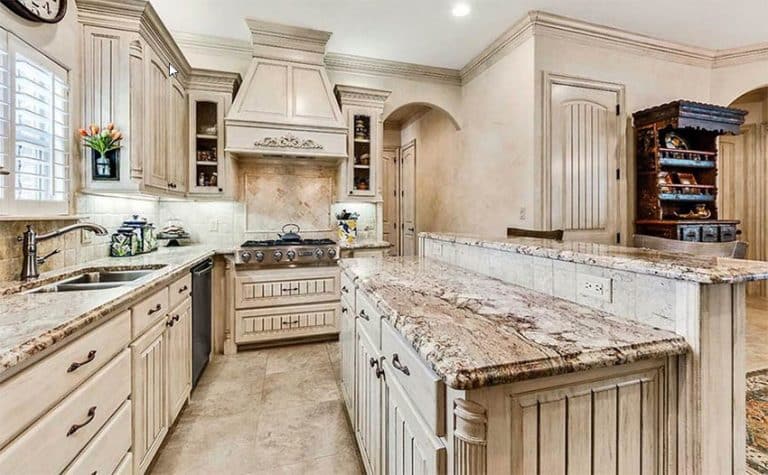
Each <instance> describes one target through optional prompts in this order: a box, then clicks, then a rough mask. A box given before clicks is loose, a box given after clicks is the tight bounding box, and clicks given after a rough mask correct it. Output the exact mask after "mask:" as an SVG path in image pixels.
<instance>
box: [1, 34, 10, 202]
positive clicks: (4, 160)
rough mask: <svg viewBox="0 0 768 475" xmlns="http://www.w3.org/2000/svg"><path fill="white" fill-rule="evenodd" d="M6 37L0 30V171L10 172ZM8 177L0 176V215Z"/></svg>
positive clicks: (8, 75) (8, 76) (8, 83)
mask: <svg viewBox="0 0 768 475" xmlns="http://www.w3.org/2000/svg"><path fill="white" fill-rule="evenodd" d="M8 63H9V60H8V35H7V34H6V33H5V32H4V31H3V30H0V170H3V171H10V169H11V161H10V158H9V157H10V147H11V141H10V137H9V135H10V132H11V124H10V121H9V118H10V116H11V106H10V103H9V102H10V72H9V68H8ZM9 182H10V177H9V176H6V175H3V174H0V214H3V211H2V210H3V209H4V208H8V206H7V205H6V204H5V203H4V201H3V200H4V198H5V197H6V195H7V193H8V191H7V190H8V187H9V185H10V183H9Z"/></svg>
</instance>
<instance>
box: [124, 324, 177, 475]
mask: <svg viewBox="0 0 768 475" xmlns="http://www.w3.org/2000/svg"><path fill="white" fill-rule="evenodd" d="M166 323H167V322H166V320H165V319H163V320H161V321H159V322H157V323H156V324H155V325H154V326H153V327H152V328H150V329H149V330H148V331H147V332H146V333H145V334H144V335H143V336H141V337H140V338H138V339H137V340H136V341H134V342H133V344H131V351H132V353H133V394H132V399H133V464H134V473H137V474H143V473H144V472H145V471H146V470H147V467H148V466H149V464H150V463H151V462H152V458H153V457H154V456H155V453H157V450H158V449H159V448H160V445H161V444H162V442H163V439H164V438H165V435H166V434H167V433H168V425H169V417H168V404H167V401H168V393H167V388H168V386H167V379H168V378H167V374H168V356H167V354H168V338H167V337H166V331H165V329H166Z"/></svg>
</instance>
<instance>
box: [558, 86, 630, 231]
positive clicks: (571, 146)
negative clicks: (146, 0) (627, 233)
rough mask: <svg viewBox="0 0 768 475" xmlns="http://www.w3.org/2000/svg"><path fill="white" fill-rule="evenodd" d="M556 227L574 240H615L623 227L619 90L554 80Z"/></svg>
mask: <svg viewBox="0 0 768 475" xmlns="http://www.w3.org/2000/svg"><path fill="white" fill-rule="evenodd" d="M550 92H551V98H552V100H551V111H550V112H551V115H550V117H551V121H550V131H549V132H550V137H551V159H552V160H551V190H550V193H551V196H550V198H551V222H550V226H551V229H563V230H565V231H566V238H567V239H569V240H574V241H586V242H599V243H615V242H617V236H618V233H619V231H620V227H621V224H620V223H621V221H620V219H619V212H620V209H621V203H623V200H622V199H621V197H620V196H619V186H618V173H617V170H618V169H619V167H620V165H619V164H620V162H619V153H618V136H619V133H618V131H619V127H620V122H619V119H618V117H617V111H618V108H617V104H618V93H617V92H615V91H608V90H602V89H593V88H589V87H582V86H570V85H563V84H553V85H552V89H551V91H550Z"/></svg>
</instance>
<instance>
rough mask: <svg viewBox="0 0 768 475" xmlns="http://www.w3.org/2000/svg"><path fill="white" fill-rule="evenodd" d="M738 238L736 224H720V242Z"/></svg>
mask: <svg viewBox="0 0 768 475" xmlns="http://www.w3.org/2000/svg"><path fill="white" fill-rule="evenodd" d="M735 240H736V226H733V225H730V224H726V225H724V226H720V242H730V241H735Z"/></svg>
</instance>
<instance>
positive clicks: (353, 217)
mask: <svg viewBox="0 0 768 475" xmlns="http://www.w3.org/2000/svg"><path fill="white" fill-rule="evenodd" d="M359 217H360V213H350V212H349V211H347V210H345V209H343V210H341V212H339V213H336V219H337V220H338V225H339V243H340V244H342V245H344V244H354V243H355V241H357V219H358V218H359Z"/></svg>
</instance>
